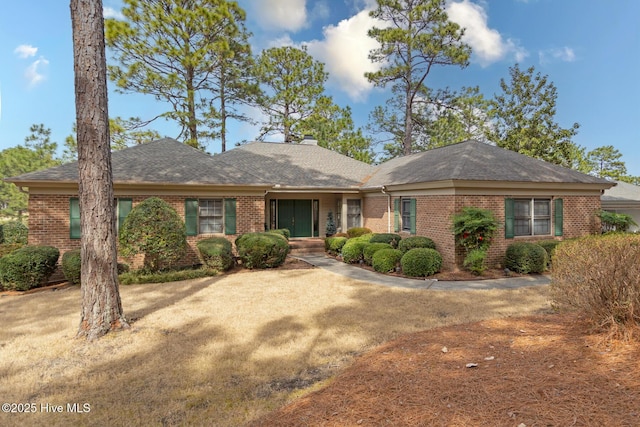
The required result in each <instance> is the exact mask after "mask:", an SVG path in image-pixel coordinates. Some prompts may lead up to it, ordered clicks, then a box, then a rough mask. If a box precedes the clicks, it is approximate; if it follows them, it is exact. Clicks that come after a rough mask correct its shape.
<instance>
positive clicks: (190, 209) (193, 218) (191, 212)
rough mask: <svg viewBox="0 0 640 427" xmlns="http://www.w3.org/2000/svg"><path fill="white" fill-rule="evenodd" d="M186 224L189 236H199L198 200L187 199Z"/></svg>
mask: <svg viewBox="0 0 640 427" xmlns="http://www.w3.org/2000/svg"><path fill="white" fill-rule="evenodd" d="M184 224H185V226H186V228H187V236H196V235H198V199H185V201H184Z"/></svg>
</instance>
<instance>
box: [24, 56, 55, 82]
mask: <svg viewBox="0 0 640 427" xmlns="http://www.w3.org/2000/svg"><path fill="white" fill-rule="evenodd" d="M48 65H49V61H48V60H47V59H45V58H40V59H38V60H36V61H34V62H33V63H31V65H29V66H28V67H27V69H26V70H25V72H24V77H25V78H26V79H27V82H28V84H29V87H34V86H36V85H38V84H39V83H41V82H42V81H44V80H45V78H46V77H45V75H44V69H46V68H47V66H48Z"/></svg>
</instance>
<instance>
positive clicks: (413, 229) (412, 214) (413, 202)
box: [409, 199, 416, 234]
mask: <svg viewBox="0 0 640 427" xmlns="http://www.w3.org/2000/svg"><path fill="white" fill-rule="evenodd" d="M409 203H410V205H411V208H410V209H411V210H410V211H409V215H410V217H411V227H410V228H411V234H416V199H411V201H410V202H409Z"/></svg>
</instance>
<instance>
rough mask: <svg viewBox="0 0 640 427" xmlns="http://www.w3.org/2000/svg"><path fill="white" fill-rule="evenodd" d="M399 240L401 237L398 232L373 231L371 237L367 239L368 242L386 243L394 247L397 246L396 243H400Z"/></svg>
mask: <svg viewBox="0 0 640 427" xmlns="http://www.w3.org/2000/svg"><path fill="white" fill-rule="evenodd" d="M400 240H402V237H401V236H400V235H399V234H394V233H375V234H374V235H373V236H372V237H371V240H369V242H370V243H388V244H390V245H391V246H392V247H393V248H394V249H395V248H397V247H398V243H400Z"/></svg>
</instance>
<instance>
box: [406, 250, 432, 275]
mask: <svg viewBox="0 0 640 427" xmlns="http://www.w3.org/2000/svg"><path fill="white" fill-rule="evenodd" d="M400 264H401V265H402V273H403V274H404V275H406V276H410V277H427V276H432V275H434V274H436V273H437V272H439V271H440V269H441V268H442V256H441V255H440V253H439V252H438V251H436V250H435V249H430V248H415V249H411V250H409V251H407V253H405V254H404V255H402V259H401V260H400Z"/></svg>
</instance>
